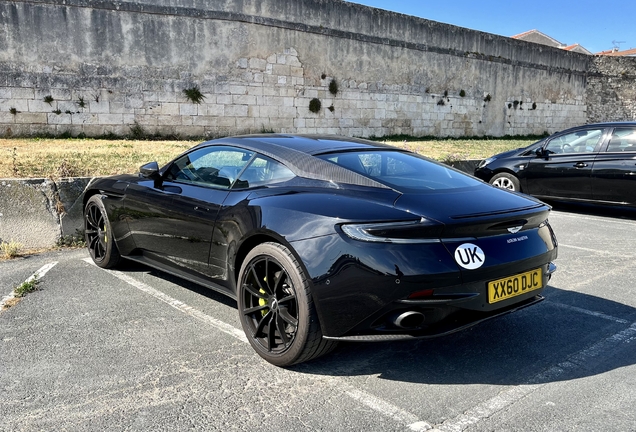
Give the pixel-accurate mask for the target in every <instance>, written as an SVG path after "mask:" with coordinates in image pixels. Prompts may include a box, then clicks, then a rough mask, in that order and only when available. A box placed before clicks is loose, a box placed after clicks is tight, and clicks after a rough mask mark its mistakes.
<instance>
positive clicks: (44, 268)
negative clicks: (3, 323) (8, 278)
mask: <svg viewBox="0 0 636 432" xmlns="http://www.w3.org/2000/svg"><path fill="white" fill-rule="evenodd" d="M56 264H57V261H54V262H52V263H49V264H46V265H44V266H42V267H41V268H40V269H39V270H37V271H36V272H35V273H33V274H32V275H31V276H29V277H28V278H26V280H25V281H24V282H25V283H29V282H32V281H33V280H35V279H41V278H42V277H43V276H44V275H45V274H47V273H48V271H49V270H51V269H52V268H53V267H55V265H56ZM14 298H15V289H14V290H13V291H11V294H9V295H8V296H6V297H3V298H2V300H0V311H2V309H4V305H5V304H6V303H7V302H8V301H9V300H12V299H14Z"/></svg>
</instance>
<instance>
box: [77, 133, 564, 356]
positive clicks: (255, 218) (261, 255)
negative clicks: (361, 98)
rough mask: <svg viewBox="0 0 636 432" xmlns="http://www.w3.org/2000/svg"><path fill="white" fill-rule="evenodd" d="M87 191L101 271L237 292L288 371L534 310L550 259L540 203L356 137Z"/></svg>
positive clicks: (270, 149)
mask: <svg viewBox="0 0 636 432" xmlns="http://www.w3.org/2000/svg"><path fill="white" fill-rule="evenodd" d="M84 200H85V229H86V243H87V244H88V249H89V251H90V254H91V256H92V258H93V260H94V261H95V263H96V264H97V265H99V266H101V267H106V268H107V267H113V266H115V265H116V264H117V263H118V261H119V260H120V258H121V257H123V258H127V259H130V260H134V261H138V262H141V263H144V264H147V265H149V266H151V267H155V268H158V269H161V270H163V271H166V272H168V273H172V274H175V275H178V276H181V277H183V278H185V279H188V280H190V281H194V282H197V283H200V284H202V285H205V286H207V287H210V288H212V289H215V290H217V291H219V292H222V293H224V294H227V295H228V296H230V297H232V298H235V299H236V300H237V302H238V311H239V315H240V320H241V323H242V326H243V329H244V330H245V333H246V335H247V338H248V340H249V341H250V343H251V344H252V346H253V347H254V349H255V350H256V351H257V352H258V354H260V355H261V356H262V357H263V358H265V359H266V360H267V361H269V362H271V363H273V364H276V365H280V366H286V365H291V364H294V363H298V362H302V361H306V360H309V359H312V358H315V357H317V356H319V355H322V354H325V353H327V352H329V351H330V350H331V349H332V348H333V347H334V346H335V343H336V342H337V341H339V340H346V341H369V340H391V339H408V338H419V337H432V336H438V335H442V334H447V333H450V332H453V331H456V330H459V329H462V328H465V327H468V326H470V325H473V324H475V323H477V322H481V321H483V320H486V319H489V318H492V317H495V316H498V315H502V314H505V313H508V312H511V311H514V310H517V309H519V308H522V307H525V306H529V305H531V304H534V303H537V302H538V301H540V300H541V299H542V297H541V296H540V293H541V291H542V289H543V288H544V287H545V286H546V284H547V283H548V280H549V278H550V276H551V274H552V272H553V271H554V270H555V268H556V267H555V266H554V264H552V260H554V259H555V258H556V256H557V242H556V238H555V236H554V233H553V232H552V229H551V227H550V225H549V223H548V213H549V211H550V208H549V207H548V206H547V205H545V204H543V203H542V202H540V201H537V200H535V199H533V198H530V197H527V196H523V195H520V194H516V193H511V192H508V191H504V190H501V189H498V188H495V187H493V186H490V185H488V184H484V183H483V182H481V181H479V180H477V179H474V178H472V177H470V176H468V175H465V174H463V173H461V172H459V171H457V170H454V169H453V168H449V167H447V166H445V165H441V164H439V163H436V162H434V161H431V160H429V159H427V158H424V157H422V156H419V155H417V154H414V153H410V152H408V151H404V150H399V149H396V148H394V147H391V146H388V145H383V144H378V143H374V142H370V141H365V140H359V139H351V138H344V137H333V136H330V137H319V136H290V135H269V134H268V135H258V136H257V135H254V136H244V137H236V138H224V139H218V140H214V141H209V142H205V143H202V144H200V145H198V146H196V147H194V148H192V149H190V150H189V151H187V152H185V153H184V154H182V155H181V156H179V157H177V158H176V159H175V160H173V161H172V162H170V163H168V164H167V165H166V166H164V167H163V168H161V169H160V168H159V167H158V165H157V163H156V162H152V163H149V164H147V165H144V166H143V167H141V173H140V174H139V175H120V176H115V177H110V178H104V179H100V180H97V181H95V182H94V183H92V184H91V185H90V187H89V189H88V190H87V192H86V195H85V198H84Z"/></svg>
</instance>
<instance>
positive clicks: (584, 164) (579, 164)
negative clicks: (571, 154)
mask: <svg viewBox="0 0 636 432" xmlns="http://www.w3.org/2000/svg"><path fill="white" fill-rule="evenodd" d="M586 166H587V164H586V163H585V162H577V163H575V164H574V168H585V167H586Z"/></svg>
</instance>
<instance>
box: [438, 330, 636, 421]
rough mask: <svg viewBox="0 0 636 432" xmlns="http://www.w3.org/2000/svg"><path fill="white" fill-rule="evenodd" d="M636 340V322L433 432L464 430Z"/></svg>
mask: <svg viewBox="0 0 636 432" xmlns="http://www.w3.org/2000/svg"><path fill="white" fill-rule="evenodd" d="M634 340H636V323H632V324H631V325H630V326H629V327H627V328H626V329H625V330H622V331H620V332H618V333H615V334H613V335H611V336H608V337H606V338H605V339H603V340H601V341H599V342H597V343H595V344H594V345H592V346H590V347H588V348H586V349H583V350H581V351H579V352H576V353H574V354H572V355H571V356H569V357H568V358H567V359H566V360H565V361H563V362H561V363H559V364H557V365H555V366H552V367H550V368H548V369H546V370H545V371H543V372H541V373H539V374H537V375H535V376H534V377H533V378H531V379H530V380H528V381H527V383H526V384H522V385H519V386H515V387H513V388H512V389H510V390H505V391H503V392H501V393H499V394H498V395H497V396H495V397H493V398H491V399H489V400H487V401H485V402H483V403H481V404H479V405H477V406H476V407H474V408H472V409H470V410H468V411H466V412H465V413H463V414H461V415H459V416H457V417H455V418H454V419H452V420H448V421H445V422H444V423H442V424H440V425H436V426H435V427H434V429H433V430H432V431H431V432H434V431H443V432H459V431H463V430H464V429H466V428H467V427H469V426H472V425H474V424H477V423H479V422H480V421H482V420H485V419H487V418H489V417H491V416H493V415H494V414H496V413H497V412H499V411H501V410H503V409H505V408H507V407H508V406H511V405H512V404H514V403H516V402H517V401H519V400H521V399H522V398H524V397H525V396H527V395H529V394H530V393H532V392H534V391H536V390H538V389H540V388H542V387H544V386H545V385H547V384H549V383H551V382H553V381H555V380H557V379H558V378H559V377H561V376H562V375H564V374H565V373H566V372H572V371H574V370H576V369H579V368H583V367H590V366H591V365H592V360H594V358H597V357H599V356H600V355H601V354H605V353H608V352H611V351H612V349H614V348H616V347H617V346H619V345H621V344H623V343H631V342H632V341H634Z"/></svg>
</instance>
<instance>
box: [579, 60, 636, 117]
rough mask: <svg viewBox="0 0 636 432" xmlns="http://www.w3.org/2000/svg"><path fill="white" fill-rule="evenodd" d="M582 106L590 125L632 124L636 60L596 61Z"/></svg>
mask: <svg viewBox="0 0 636 432" xmlns="http://www.w3.org/2000/svg"><path fill="white" fill-rule="evenodd" d="M586 102H587V105H588V109H587V112H588V121H589V122H590V123H592V122H597V121H622V120H636V57H606V56H599V57H596V58H595V59H594V63H593V65H592V67H591V68H590V73H589V76H588V81H587V89H586Z"/></svg>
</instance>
